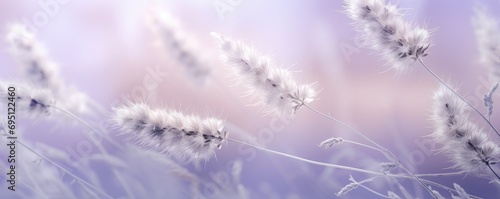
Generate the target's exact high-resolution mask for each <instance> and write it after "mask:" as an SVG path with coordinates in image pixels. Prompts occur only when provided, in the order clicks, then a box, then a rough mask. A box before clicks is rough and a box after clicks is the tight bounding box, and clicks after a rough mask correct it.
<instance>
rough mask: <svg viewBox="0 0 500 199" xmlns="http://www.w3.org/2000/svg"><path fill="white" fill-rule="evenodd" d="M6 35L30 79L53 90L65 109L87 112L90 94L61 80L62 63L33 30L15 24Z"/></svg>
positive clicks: (18, 61) (22, 68) (12, 51)
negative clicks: (51, 57) (53, 59)
mask: <svg viewBox="0 0 500 199" xmlns="http://www.w3.org/2000/svg"><path fill="white" fill-rule="evenodd" d="M6 39H7V42H8V43H9V45H10V48H9V51H10V53H11V54H12V56H13V57H14V58H15V59H16V61H17V63H18V66H19V68H20V69H21V71H22V73H23V74H24V75H25V77H26V78H27V79H28V80H29V81H31V83H33V84H36V85H38V86H39V87H42V88H46V89H49V90H51V91H52V93H53V94H54V96H55V97H57V98H58V99H60V104H61V105H62V106H63V107H64V108H65V109H66V110H69V111H74V112H77V113H87V112H88V108H87V104H88V98H87V96H86V95H85V94H83V93H81V92H79V91H77V90H75V89H73V88H71V87H69V86H67V85H66V84H65V83H64V82H63V81H62V78H61V77H60V75H59V67H58V66H57V64H56V63H54V62H53V61H52V60H51V59H50V57H49V55H48V53H47V52H46V50H45V48H44V47H43V45H42V44H41V43H40V42H39V41H38V40H37V39H36V37H35V35H34V34H33V33H31V32H29V31H28V30H27V28H26V27H25V26H24V25H20V24H13V25H10V26H9V27H8V33H7V38H6Z"/></svg>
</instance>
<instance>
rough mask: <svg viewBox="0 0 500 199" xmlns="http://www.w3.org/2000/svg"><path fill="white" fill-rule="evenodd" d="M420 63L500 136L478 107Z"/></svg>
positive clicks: (423, 64)
mask: <svg viewBox="0 0 500 199" xmlns="http://www.w3.org/2000/svg"><path fill="white" fill-rule="evenodd" d="M418 61H419V62H420V63H421V65H422V67H423V68H424V69H425V70H427V72H429V73H430V74H431V75H432V76H433V77H434V78H435V79H436V80H437V81H439V82H440V83H441V84H442V85H443V86H444V87H446V88H447V89H448V90H450V91H451V92H452V93H453V94H454V95H456V96H457V97H458V98H460V100H462V101H463V102H464V103H466V104H467V105H468V106H469V107H470V108H472V109H473V110H474V111H475V112H476V113H477V114H479V116H481V118H483V120H484V121H485V122H486V123H487V124H488V125H489V126H490V127H491V129H493V131H495V133H496V134H497V135H498V136H500V132H498V130H497V128H496V127H495V126H494V125H493V124H492V123H491V122H490V121H489V120H488V118H486V116H484V115H483V114H482V113H481V111H479V110H478V109H477V108H476V107H474V106H473V105H472V104H471V103H469V102H468V101H467V100H465V98H463V97H462V96H461V95H460V94H458V93H457V92H456V91H455V90H453V88H451V87H450V86H449V85H448V84H446V82H444V81H443V80H442V79H441V78H440V77H439V76H437V75H436V74H435V73H434V72H433V71H432V70H431V69H430V68H429V67H428V66H427V65H426V64H425V63H424V61H423V60H422V59H421V58H419V59H418Z"/></svg>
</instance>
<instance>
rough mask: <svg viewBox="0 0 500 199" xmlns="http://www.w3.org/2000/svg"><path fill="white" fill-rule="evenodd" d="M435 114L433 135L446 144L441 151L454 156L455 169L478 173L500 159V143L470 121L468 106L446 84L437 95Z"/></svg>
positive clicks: (435, 97)
mask: <svg viewBox="0 0 500 199" xmlns="http://www.w3.org/2000/svg"><path fill="white" fill-rule="evenodd" d="M433 115H434V116H433V120H434V122H435V131H434V133H433V134H432V136H433V137H434V138H435V139H436V141H437V142H439V143H441V144H442V145H443V148H442V149H441V150H442V152H444V153H445V154H446V155H447V156H448V157H449V158H450V159H451V162H452V163H453V168H456V169H460V170H462V171H467V172H478V171H481V170H482V169H483V168H485V167H486V166H488V165H491V164H495V163H496V162H497V160H496V158H497V157H498V155H499V154H500V149H499V147H498V145H496V144H495V143H494V142H492V141H491V138H489V137H488V135H487V134H486V133H485V132H484V131H483V130H482V129H481V128H479V127H477V126H476V125H475V124H474V123H472V122H471V121H470V119H469V118H468V114H467V105H466V104H465V103H464V102H463V101H462V100H460V99H459V98H458V97H457V96H456V95H454V94H453V93H452V92H451V91H450V90H449V89H447V88H445V87H444V86H441V88H440V89H439V90H438V91H437V92H436V93H435V95H434V114H433Z"/></svg>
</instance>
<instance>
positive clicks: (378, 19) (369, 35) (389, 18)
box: [344, 0, 430, 73]
mask: <svg viewBox="0 0 500 199" xmlns="http://www.w3.org/2000/svg"><path fill="white" fill-rule="evenodd" d="M344 3H345V13H346V14H347V16H349V18H351V19H352V20H353V21H354V25H355V27H356V29H357V30H358V31H359V32H361V33H363V35H364V42H365V43H366V44H367V45H368V46H369V47H371V48H372V49H373V50H376V51H379V52H380V53H381V54H382V57H383V59H384V60H385V61H386V62H387V64H388V65H390V66H391V67H392V68H393V69H395V70H396V72H398V73H405V72H407V71H409V70H410V69H411V68H412V67H411V66H412V65H413V63H414V62H415V61H417V59H418V58H420V57H424V56H426V55H427V49H428V48H429V46H430V42H429V35H430V34H429V32H428V31H427V30H425V29H423V28H418V27H417V28H412V27H411V24H410V23H408V22H406V21H405V20H404V18H403V14H402V13H401V11H400V10H399V9H398V8H397V7H396V6H395V5H392V4H390V3H387V2H386V1H385V0H345V1H344Z"/></svg>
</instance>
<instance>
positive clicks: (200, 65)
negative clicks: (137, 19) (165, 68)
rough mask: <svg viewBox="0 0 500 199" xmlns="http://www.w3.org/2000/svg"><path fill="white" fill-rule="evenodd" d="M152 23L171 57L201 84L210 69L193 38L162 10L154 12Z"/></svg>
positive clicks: (208, 74)
mask: <svg viewBox="0 0 500 199" xmlns="http://www.w3.org/2000/svg"><path fill="white" fill-rule="evenodd" d="M153 24H154V25H153V29H155V30H156V32H157V33H158V34H159V36H160V40H161V42H162V43H163V45H164V46H165V47H166V48H167V49H168V50H169V54H171V57H172V58H174V59H175V60H176V61H177V63H178V64H179V65H181V66H183V67H184V68H185V70H186V73H187V74H188V75H189V76H190V77H192V78H193V79H194V80H195V81H197V82H198V83H200V84H203V83H204V82H205V81H206V79H207V78H208V77H209V76H210V72H211V69H210V67H209V66H208V64H207V61H205V60H204V58H203V56H202V53H201V52H199V51H198V50H197V47H196V44H194V42H193V38H192V37H189V36H187V33H186V32H185V31H183V30H182V28H181V27H180V25H179V24H178V22H177V21H176V20H175V19H174V18H173V17H171V16H169V15H168V14H167V13H166V12H164V11H158V12H155V16H154V17H153Z"/></svg>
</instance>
